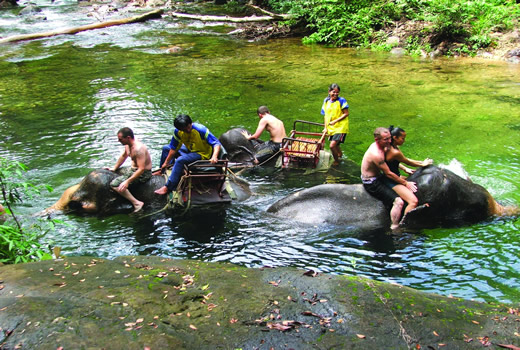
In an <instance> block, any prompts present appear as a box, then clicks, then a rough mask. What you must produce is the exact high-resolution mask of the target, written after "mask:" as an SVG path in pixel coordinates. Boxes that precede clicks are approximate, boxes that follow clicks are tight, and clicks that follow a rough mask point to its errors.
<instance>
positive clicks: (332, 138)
mask: <svg viewBox="0 0 520 350" xmlns="http://www.w3.org/2000/svg"><path fill="white" fill-rule="evenodd" d="M346 139H347V134H334V135H332V136H330V137H329V141H336V142H337V143H344V142H345V140H346Z"/></svg>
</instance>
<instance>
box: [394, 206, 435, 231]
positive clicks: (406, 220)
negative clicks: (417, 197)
mask: <svg viewBox="0 0 520 350" xmlns="http://www.w3.org/2000/svg"><path fill="white" fill-rule="evenodd" d="M429 211H431V208H430V206H429V205H428V204H423V205H419V206H418V207H417V208H415V209H413V210H410V211H409V212H408V213H406V215H404V216H403V218H402V219H401V222H400V223H399V226H401V227H414V226H424V225H425V218H426V217H428V212H429Z"/></svg>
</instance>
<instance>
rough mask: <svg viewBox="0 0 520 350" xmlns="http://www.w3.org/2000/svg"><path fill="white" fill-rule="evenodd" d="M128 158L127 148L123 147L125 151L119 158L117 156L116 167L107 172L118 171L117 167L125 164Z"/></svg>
mask: <svg viewBox="0 0 520 350" xmlns="http://www.w3.org/2000/svg"><path fill="white" fill-rule="evenodd" d="M128 156H129V152H128V149H127V146H125V150H124V151H123V153H122V154H121V156H119V159H118V160H117V162H116V165H114V167H113V168H110V169H108V170H110V171H114V172H115V171H116V170H117V169H119V167H120V166H121V165H123V163H124V162H125V160H126V158H128Z"/></svg>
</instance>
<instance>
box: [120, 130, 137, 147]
mask: <svg viewBox="0 0 520 350" xmlns="http://www.w3.org/2000/svg"><path fill="white" fill-rule="evenodd" d="M117 139H118V140H119V142H121V143H122V144H123V145H127V144H128V140H129V139H132V140H133V139H134V132H133V131H132V129H130V128H127V127H124V128H121V129H119V131H118V132H117Z"/></svg>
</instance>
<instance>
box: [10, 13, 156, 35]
mask: <svg viewBox="0 0 520 350" xmlns="http://www.w3.org/2000/svg"><path fill="white" fill-rule="evenodd" d="M163 12H164V11H163V10H162V9H159V10H154V11H150V12H147V13H145V14H143V15H139V16H134V17H129V18H122V19H116V20H113V21H107V22H102V23H95V24H87V25H84V26H80V27H73V28H65V29H58V30H53V31H50V32H43V33H33V34H22V35H13V36H9V37H7V38H3V39H0V44H3V43H8V42H15V41H22V40H33V39H41V38H48V37H52V36H56V35H61V34H76V33H79V32H83V31H85V30H90V29H98V28H106V27H111V26H117V25H121V24H127V23H137V22H144V21H147V20H149V19H154V18H160V17H161V15H162V14H163Z"/></svg>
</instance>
